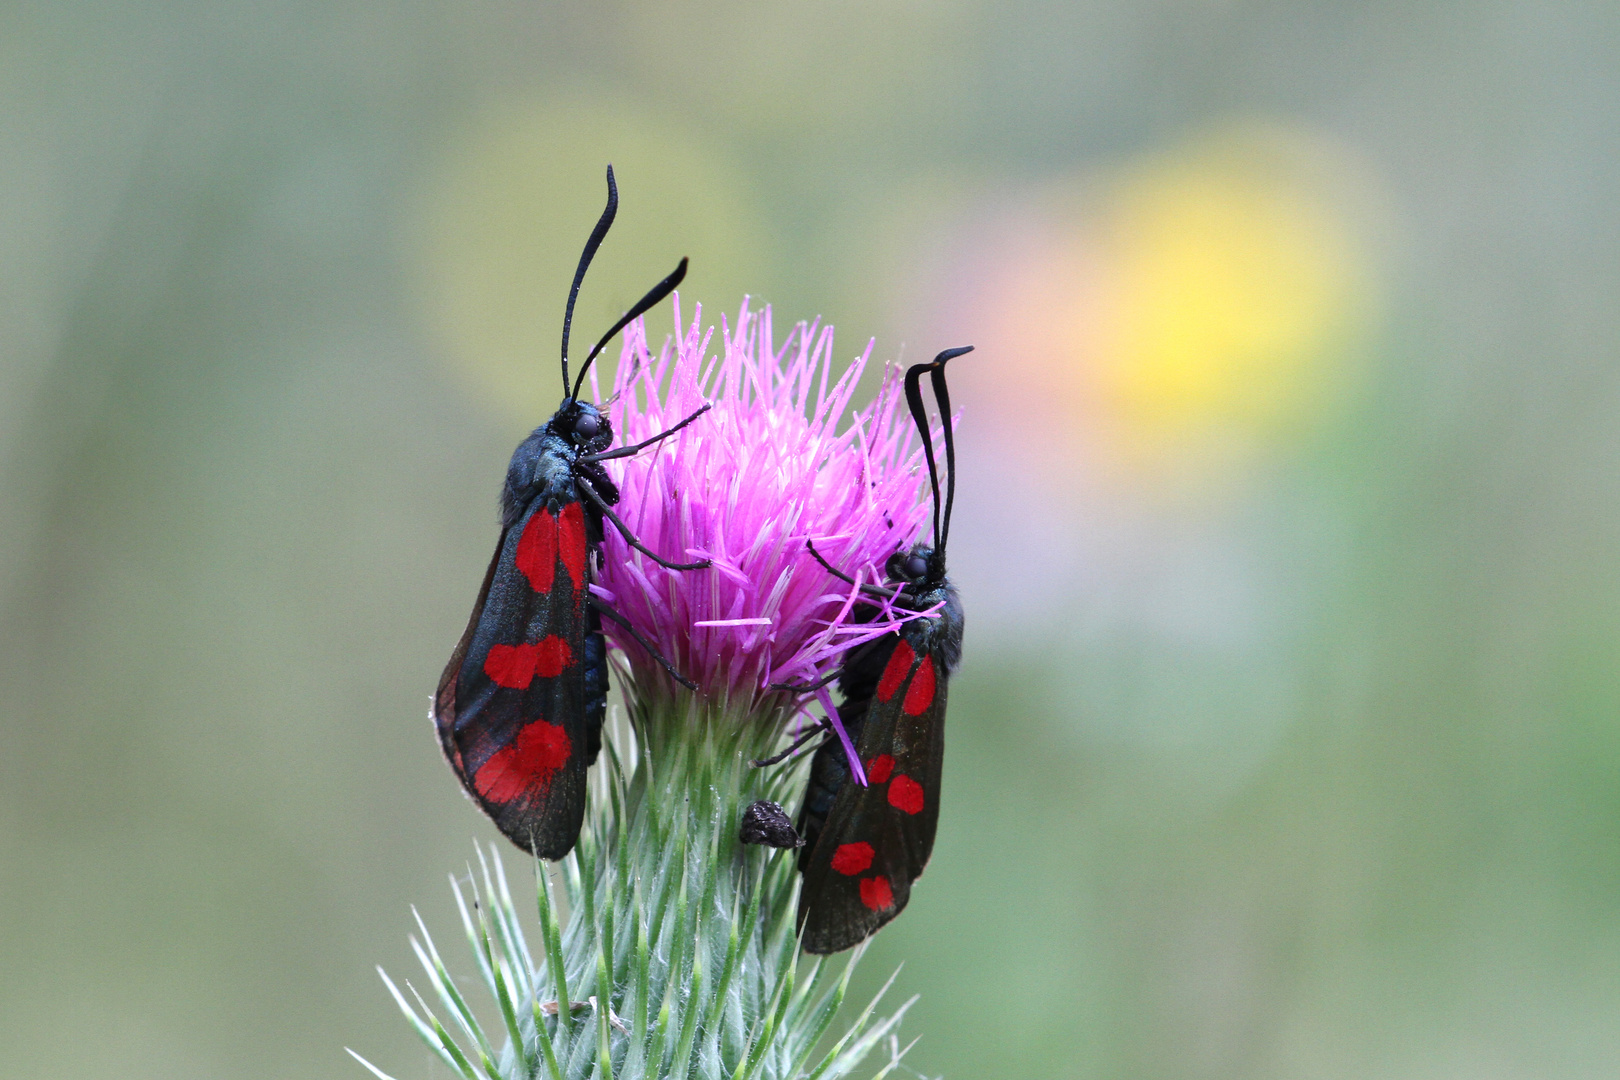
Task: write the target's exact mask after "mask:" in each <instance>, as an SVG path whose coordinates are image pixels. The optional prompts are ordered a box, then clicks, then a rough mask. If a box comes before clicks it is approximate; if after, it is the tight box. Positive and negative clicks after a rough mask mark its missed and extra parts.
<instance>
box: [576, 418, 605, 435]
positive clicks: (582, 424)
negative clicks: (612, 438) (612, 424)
mask: <svg viewBox="0 0 1620 1080" xmlns="http://www.w3.org/2000/svg"><path fill="white" fill-rule="evenodd" d="M601 432H602V421H601V419H600V418H598V417H595V416H592V415H591V414H590V413H580V414H579V418H578V419H576V420H575V421H574V434H575V435H578V436H579V437H580V438H582V439H594V438H596V436H598V435H599V434H601Z"/></svg>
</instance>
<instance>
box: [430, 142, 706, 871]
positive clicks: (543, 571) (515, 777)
mask: <svg viewBox="0 0 1620 1080" xmlns="http://www.w3.org/2000/svg"><path fill="white" fill-rule="evenodd" d="M607 185H608V201H607V208H606V209H605V210H603V211H602V216H601V218H600V219H599V220H598V221H597V223H596V228H595V229H593V230H592V231H591V236H590V239H589V240H588V241H586V243H585V250H584V252H583V253H582V254H581V255H580V257H579V268H578V270H576V271H575V273H574V285H573V288H572V289H570V290H569V293H568V306H567V308H566V310H565V313H564V316H563V334H562V379H563V401H562V405H561V406H559V407H558V409H557V412H556V414H555V415H553V416H552V418H551V419H550V420H548V421H546V423H544V424H543V425H541V426H540V427H538V428H536V429H535V430H534V433H533V434H531V435H530V436H529V437H528V438H527V439H524V440H523V442H522V443H521V444H519V446H518V448H517V451H516V452H515V453H513V455H512V461H511V464H510V465H508V466H507V470H506V485H505V487H504V489H503V490H502V492H501V538H500V542H499V543H498V544H496V545H495V555H494V558H492V559H491V560H490V564H489V570H488V572H487V573H486V574H485V575H484V585H483V588H482V589H480V590H479V593H478V602H477V603H476V604H474V605H473V611H472V618H471V619H469V620H468V622H467V630H466V632H465V633H464V634H462V636H461V641H460V643H459V644H457V645H456V648H455V652H453V653H452V654H451V656H450V662H449V663H448V664H447V665H445V669H444V674H443V675H442V676H441V677H440V679H439V688H438V692H437V693H436V694H435V695H434V698H433V722H434V726H435V727H436V728H437V729H438V734H439V742H440V745H441V746H442V747H443V749H444V756H445V758H446V759H447V760H448V761H449V762H450V767H451V768H452V769H453V770H455V773H456V776H457V777H458V778H459V779H460V780H461V783H462V786H463V787H465V788H466V790H467V794H468V795H469V796H471V797H472V799H473V800H474V801H475V802H477V803H478V805H479V806H480V807H482V808H483V810H484V812H485V813H486V814H488V815H489V816H490V817H491V818H492V819H494V821H495V824H496V825H497V826H499V827H500V830H501V832H503V833H505V834H506V836H507V839H509V840H511V841H512V842H513V843H514V844H516V845H517V846H518V847H520V848H523V849H524V850H526V851H529V852H532V853H533V854H535V855H539V856H543V857H544V858H548V859H559V858H561V857H562V856H564V855H566V854H567V853H568V851H569V849H570V848H572V847H573V846H574V841H575V840H576V839H578V837H579V828H580V823H581V822H582V821H583V820H584V816H585V770H586V768H587V767H588V766H589V765H590V764H591V763H592V762H594V761H595V760H596V755H597V752H598V751H599V750H600V749H601V746H602V717H603V714H604V713H605V711H606V709H607V688H608V674H607V671H608V665H607V643H606V641H605V640H604V639H603V637H602V617H603V616H606V617H607V618H609V619H612V620H613V621H614V622H616V623H618V624H619V625H621V626H623V627H624V628H625V630H626V631H627V632H628V633H629V634H630V635H631V636H632V637H633V638H635V639H636V641H638V642H640V643H641V645H642V647H643V648H645V649H646V650H647V651H648V653H650V654H651V655H652V656H653V658H654V659H656V660H658V661H659V662H660V663H662V664H663V665H664V667H665V668H666V669H668V670H669V672H670V674H671V675H673V676H674V677H675V678H676V679H677V680H679V681H680V682H682V683H684V684H685V685H687V686H688V687H692V688H693V689H696V687H693V686H692V684H691V683H690V682H689V681H688V680H686V679H685V678H683V677H682V676H681V675H680V674H679V673H678V672H676V671H675V670H674V669H673V668H670V666H669V663H668V661H666V660H665V659H664V658H663V656H661V655H660V654H659V653H658V650H657V649H655V648H654V647H653V646H652V644H651V642H649V641H647V640H646V639H645V638H643V637H642V635H641V634H640V633H638V632H637V631H636V630H635V628H634V627H632V626H630V624H629V623H628V622H626V621H625V619H624V617H623V616H621V615H619V614H618V613H617V612H615V611H613V610H612V609H611V608H609V607H607V606H606V605H605V604H603V603H602V601H601V600H600V599H598V598H597V597H595V596H592V595H591V592H590V583H591V580H592V575H593V574H594V573H595V572H596V568H597V567H598V566H600V564H601V559H602V551H601V544H602V529H603V519H604V518H605V519H606V520H608V521H611V522H612V523H613V524H614V526H615V527H616V528H618V530H619V531H620V532H621V533H623V534H624V538H625V540H626V541H627V542H629V543H630V544H631V545H632V546H633V547H635V548H636V549H637V550H638V551H641V552H642V553H643V554H645V555H647V556H648V557H650V558H651V559H653V560H654V561H655V562H657V563H659V564H660V565H662V566H667V567H669V568H670V569H673V570H696V569H699V568H701V567H705V566H707V565H709V564H708V562H707V561H704V562H692V563H674V562H669V561H667V560H665V559H663V558H660V557H659V556H658V555H656V554H654V553H653V552H651V551H649V550H648V549H647V548H646V547H645V546H643V545H642V543H641V542H640V541H639V540H637V539H636V538H635V537H634V536H632V535H631V533H630V530H629V529H628V528H627V527H626V526H625V524H624V522H623V521H621V520H620V519H619V516H618V515H617V514H615V513H614V512H613V510H612V507H613V505H614V504H615V503H617V502H618V501H619V491H618V488H616V487H615V486H614V484H613V481H612V480H610V479H609V478H608V475H607V472H606V471H605V470H603V468H602V462H604V461H610V460H612V459H614V458H621V457H628V456H630V455H632V454H635V453H636V452H638V451H640V450H643V449H645V448H646V447H648V446H651V445H652V444H654V443H656V442H658V441H659V440H660V439H664V438H666V437H668V436H670V435H673V434H674V433H675V432H677V431H679V430H680V429H681V428H683V427H685V426H686V425H687V424H690V423H691V422H692V421H693V420H696V419H697V418H698V417H699V416H700V415H702V414H703V413H704V412H705V411H706V410H707V409H708V408H709V406H707V405H705V406H703V408H701V409H699V410H697V412H694V413H693V414H692V415H691V416H688V417H686V418H685V419H684V420H682V421H681V422H680V423H678V424H676V425H675V426H674V427H672V428H670V429H669V430H668V431H665V432H663V433H662V434H660V435H656V436H654V437H653V438H651V439H647V440H646V441H644V442H640V443H637V444H636V445H634V446H623V447H620V448H619V449H617V450H609V449H608V447H609V446H611V445H612V443H613V428H612V426H611V425H610V424H609V423H608V418H607V417H606V416H604V415H603V414H602V412H601V411H600V410H599V409H598V408H597V407H596V406H595V405H592V404H591V403H590V402H587V401H581V400H580V399H579V391H580V387H581V385H582V384H583V383H584V381H585V371H586V369H588V368H589V367H590V364H591V361H592V360H594V359H595V358H596V355H597V354H598V353H600V352H601V351H602V349H603V348H604V347H605V346H606V345H607V343H608V342H609V341H610V340H612V338H613V336H614V335H615V334H617V333H618V332H619V331H620V330H622V329H624V327H625V326H626V324H628V323H629V322H630V321H631V320H632V319H634V318H636V317H637V316H639V315H641V314H642V313H643V312H645V311H647V310H648V309H649V308H651V307H652V306H653V305H654V304H657V303H658V302H659V301H660V300H662V299H663V298H664V297H666V296H668V295H669V294H670V292H672V291H673V290H674V288H675V286H676V285H678V284H679V283H680V281H681V279H682V278H683V277H684V276H685V274H686V260H685V259H682V260H681V261H680V265H678V266H677V267H676V268H675V270H674V272H673V273H671V274H670V275H669V276H668V277H666V278H665V279H664V280H663V281H660V282H659V283H658V284H657V285H655V286H653V288H652V289H651V290H650V291H649V292H648V293H647V295H646V296H643V297H642V298H641V300H640V301H638V302H637V303H636V305H635V306H634V307H632V308H631V309H630V310H629V311H627V312H626V313H625V314H624V317H623V318H621V319H620V320H619V321H618V322H616V323H614V325H613V328H612V329H611V330H609V331H608V332H607V333H606V334H604V335H602V339H601V340H600V341H598V342H597V343H596V347H595V348H593V349H592V350H591V351H590V354H589V355H588V356H586V357H585V362H584V363H583V364H582V365H581V366H580V371H579V376H578V378H577V379H576V380H575V381H574V383H573V384H572V385H570V384H569V381H568V332H569V329H570V327H571V325H572V323H573V319H574V301H575V300H576V299H577V298H578V296H579V287H580V284H581V283H582V282H583V281H584V280H585V271H586V270H587V269H588V268H589V267H590V264H591V259H592V257H593V256H594V255H595V254H596V249H597V248H598V247H599V246H600V245H601V243H602V239H603V237H605V236H606V235H607V231H608V228H609V227H610V226H611V225H612V224H613V218H614V215H615V214H616V213H617V211H618V206H619V192H618V187H617V185H616V184H615V183H614V179H613V167H612V166H611V165H610V166H608V171H607Z"/></svg>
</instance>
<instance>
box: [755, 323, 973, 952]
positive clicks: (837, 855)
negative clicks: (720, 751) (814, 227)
mask: <svg viewBox="0 0 1620 1080" xmlns="http://www.w3.org/2000/svg"><path fill="white" fill-rule="evenodd" d="M972 348H973V347H972V346H971V345H969V346H967V347H965V348H960V349H947V350H946V351H945V352H942V353H940V354H939V355H938V356H936V357H935V358H934V359H933V361H932V362H931V363H927V364H916V365H913V366H912V367H911V368H910V369H909V370H907V372H906V403H907V404H908V405H909V406H910V408H911V416H912V419H913V420H914V421H915V422H916V424H917V430H918V431H920V432H921V433H922V440H923V453H924V456H925V457H926V459H927V461H928V478H929V482H930V484H931V485H932V489H933V496H934V544H933V546H932V547H930V546H928V545H927V544H923V543H918V544H916V545H915V546H913V547H912V548H911V549H910V550H909V551H906V550H901V551H897V552H895V553H894V554H893V555H891V556H890V557H889V561H888V565H887V566H886V567H885V570H886V573H887V576H888V579H889V581H890V582H892V583H894V584H893V586H892V587H891V588H888V589H883V588H878V587H875V586H864V587H863V588H864V589H865V590H866V592H867V593H868V594H869V595H874V596H881V597H884V598H889V597H892V598H893V599H894V600H895V602H896V604H897V606H899V607H901V608H905V609H908V610H911V611H930V610H931V609H937V610H932V613H931V614H928V615H924V616H921V617H919V618H915V619H912V620H910V621H908V622H906V623H904V624H903V625H902V626H901V627H900V628H899V629H898V630H897V631H895V632H894V633H891V634H887V635H885V636H883V637H880V638H878V639H876V640H874V641H869V642H867V643H866V644H864V645H860V646H857V647H856V648H854V649H852V650H850V653H849V654H848V656H846V657H845V659H844V663H843V665H842V667H840V668H839V670H838V672H837V673H836V675H835V676H833V678H836V679H837V681H838V690H839V694H840V696H841V698H842V700H841V702H840V703H839V705H838V719H839V722H840V723H842V724H843V726H844V730H845V731H846V732H848V733H849V738H850V741H851V742H852V743H853V744H854V746H855V748H856V752H857V754H858V756H859V757H860V760H861V766H862V769H863V770H864V771H865V773H866V779H867V784H866V785H865V786H862V785H860V784H857V783H851V782H850V779H851V778H850V768H849V763H848V760H847V759H846V758H845V756H844V749H843V746H842V745H841V744H840V742H839V741H838V740H837V739H834V738H828V739H825V740H824V741H823V742H822V744H821V745H820V746H819V747H818V748H817V750H816V753H815V757H814V758H812V759H811V763H810V782H809V785H808V787H807V789H806V791H805V795H804V806H803V808H802V809H801V810H800V812H799V832H800V833H801V834H803V836H804V840H805V844H806V847H805V849H804V851H803V853H802V854H801V855H800V857H799V869H800V870H801V871H802V872H803V873H804V888H803V889H802V890H801V891H800V893H799V916H798V918H799V929H800V932H801V933H802V935H803V944H804V948H805V951H806V952H812V953H834V952H838V951H840V950H842V949H847V948H849V947H850V946H852V945H855V944H858V943H859V942H861V941H863V940H865V939H866V938H867V937H870V936H871V935H872V934H873V933H874V932H875V931H876V930H877V929H878V928H879V927H881V926H882V925H883V924H884V923H887V922H888V921H889V920H890V919H892V918H894V917H895V916H896V915H898V914H899V913H900V911H901V909H902V908H904V907H905V906H906V901H907V900H909V899H910V897H911V883H912V882H913V881H915V880H916V879H917V878H919V877H921V876H922V872H923V868H924V867H925V866H927V864H928V856H929V854H930V853H931V852H932V851H933V848H934V831H935V828H936V826H937V825H938V824H939V789H940V772H941V769H942V768H943V765H944V760H945V697H946V689H947V685H948V683H949V680H950V676H951V673H952V672H953V671H955V670H956V667H957V665H958V664H959V663H960V662H961V659H962V625H963V614H962V603H961V601H960V600H958V599H957V595H956V587H955V586H954V585H952V584H951V582H950V579H949V578H947V577H946V576H945V542H946V540H947V538H948V537H949V535H950V529H951V504H952V503H953V502H954V500H955V496H956V441H955V438H954V435H953V433H952V431H951V419H950V417H951V401H950V395H949V393H948V391H947V389H946V386H945V364H946V362H947V361H949V360H951V359H953V358H955V357H957V356H961V355H962V354H963V353H967V352H971V351H972ZM924 373H927V374H928V375H929V377H930V380H931V382H932V384H933V388H934V398H935V400H936V401H937V402H938V404H939V413H940V416H941V418H942V420H943V427H944V439H945V471H946V481H945V502H944V506H943V509H942V507H941V504H940V498H939V471H938V469H937V468H936V467H935V462H934V448H933V442H932V440H931V438H930V436H929V431H928V417H927V414H926V413H925V412H924V410H923V401H922V388H921V381H922V376H923V374H924ZM810 551H811V553H812V554H814V555H815V556H816V558H817V559H818V560H820V559H821V556H820V554H818V553H816V550H815V546H814V545H813V544H812V545H811V547H810ZM822 565H823V566H825V567H826V568H827V570H828V571H829V572H830V573H832V574H834V575H835V576H837V577H839V578H842V579H843V580H844V581H846V582H848V583H850V584H854V579H852V578H851V577H850V576H849V575H847V574H845V573H843V572H842V571H840V570H838V569H836V568H834V567H832V566H829V565H828V564H827V563H826V562H825V560H822ZM830 681H832V680H831V679H828V680H825V681H824V682H823V683H821V684H819V685H826V682H830ZM816 688H817V687H815V686H809V687H806V686H796V687H793V688H792V689H795V690H800V691H805V690H811V689H816ZM822 723H823V725H824V726H826V727H830V726H831V725H830V724H829V723H828V722H827V721H823V722H822ZM801 741H802V740H801ZM793 749H794V747H789V751H788V752H791V751H792V750H793ZM768 763H769V762H765V763H764V764H768Z"/></svg>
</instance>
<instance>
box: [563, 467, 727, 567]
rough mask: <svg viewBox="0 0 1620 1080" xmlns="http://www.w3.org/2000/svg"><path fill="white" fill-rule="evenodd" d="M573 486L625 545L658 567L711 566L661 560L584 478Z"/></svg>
mask: <svg viewBox="0 0 1620 1080" xmlns="http://www.w3.org/2000/svg"><path fill="white" fill-rule="evenodd" d="M574 484H575V486H576V487H578V488H579V490H580V491H582V492H584V494H585V497H586V498H587V499H589V500H591V502H593V503H595V504H596V508H597V509H598V510H600V511H602V513H603V514H604V515H606V517H607V519H608V520H609V521H611V522H613V524H614V526H615V527H616V528H617V529H618V530H619V532H620V533H622V534H623V535H624V539H625V542H626V543H628V544H629V545H630V546H631V547H633V548H635V549H636V550H637V551H639V552H641V553H642V554H643V555H645V556H647V557H648V558H649V559H651V560H652V561H653V562H655V563H657V564H658V565H659V566H662V567H664V568H665V569H667V570H702V569H703V568H704V567H707V566H710V565H712V564H713V562H714V560H713V559H703V560H700V561H698V562H694V563H674V562H670V561H669V560H668V559H665V558H661V557H660V556H659V555H658V553H657V552H655V551H653V550H652V549H651V548H649V547H648V546H647V545H646V544H643V543H642V542H641V541H640V540H637V539H636V536H635V534H634V533H632V532H631V531H630V526H628V525H626V524H625V523H624V522H623V520H621V519H620V517H619V515H618V514H615V513H614V512H613V508H612V507H611V506H609V505H608V504H607V503H605V502H603V501H602V496H600V495H598V494H597V493H596V489H595V488H593V487H591V485H590V483H589V482H588V481H587V480H586V479H585V478H584V477H582V476H576V477H574Z"/></svg>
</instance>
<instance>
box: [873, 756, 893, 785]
mask: <svg viewBox="0 0 1620 1080" xmlns="http://www.w3.org/2000/svg"><path fill="white" fill-rule="evenodd" d="M892 772H894V758H892V757H890V756H889V755H888V754H879V755H878V756H877V757H875V758H873V759H872V760H871V761H868V762H867V763H866V778H867V779H868V780H870V781H871V782H872V783H874V784H881V783H883V781H885V780H887V779H888V778H889V774H890V773H892Z"/></svg>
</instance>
